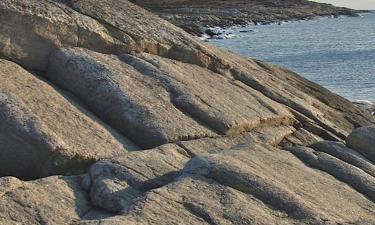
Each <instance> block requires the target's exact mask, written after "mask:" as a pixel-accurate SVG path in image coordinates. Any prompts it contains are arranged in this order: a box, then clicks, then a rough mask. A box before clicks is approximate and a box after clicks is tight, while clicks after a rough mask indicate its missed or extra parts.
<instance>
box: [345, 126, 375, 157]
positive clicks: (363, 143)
mask: <svg viewBox="0 0 375 225" xmlns="http://www.w3.org/2000/svg"><path fill="white" fill-rule="evenodd" d="M346 145H347V146H348V147H349V148H352V149H354V150H356V151H358V152H360V153H361V154H362V155H364V156H366V157H367V158H368V159H369V160H371V161H372V162H373V163H375V127H374V126H371V127H362V128H358V129H355V130H354V131H353V132H352V133H351V134H350V135H349V136H348V138H347V139H346Z"/></svg>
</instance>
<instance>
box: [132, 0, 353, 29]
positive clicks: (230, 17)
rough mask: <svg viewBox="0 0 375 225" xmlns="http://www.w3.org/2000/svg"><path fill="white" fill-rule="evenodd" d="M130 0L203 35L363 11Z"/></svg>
mask: <svg viewBox="0 0 375 225" xmlns="http://www.w3.org/2000/svg"><path fill="white" fill-rule="evenodd" d="M130 1H131V2H134V3H136V4H138V5H140V6H142V7H145V8H146V9H148V10H150V11H151V12H154V13H155V14H157V15H159V16H160V17H162V18H163V19H166V20H168V21H170V22H171V23H173V24H175V25H177V26H179V27H182V28H183V29H184V30H186V31H187V32H190V33H192V34H195V35H202V34H203V33H205V29H206V28H207V27H215V26H220V27H228V26H233V25H247V24H269V23H272V22H283V21H289V20H306V19H312V18H314V17H317V16H335V17H337V16H340V15H345V16H358V13H359V12H360V11H356V10H352V9H348V8H343V7H335V6H333V5H330V4H322V3H317V2H314V1H306V0H283V1H274V0H205V1H198V0H166V1H162V2H161V1H158V0H130ZM207 31H209V30H206V32H207ZM207 33H208V32H207ZM208 34H209V33H208Z"/></svg>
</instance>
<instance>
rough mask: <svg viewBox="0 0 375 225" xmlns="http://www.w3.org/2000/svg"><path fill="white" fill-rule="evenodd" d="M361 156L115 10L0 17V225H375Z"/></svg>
mask: <svg viewBox="0 0 375 225" xmlns="http://www.w3.org/2000/svg"><path fill="white" fill-rule="evenodd" d="M275 2H278V1H275ZM374 140H375V118H374V117H373V116H371V115H370V114H369V113H368V112H366V111H365V110H362V109H360V108H358V107H356V106H355V105H354V104H353V103H351V102H350V101H348V100H346V99H344V98H342V97H340V96H338V95H335V94H333V93H331V92H330V91H328V90H327V89H325V88H323V87H321V86H319V85H317V84H315V83H313V82H310V81H308V80H306V79H304V78H302V77H301V76H299V75H298V74H296V73H293V72H292V71H289V70H287V69H284V68H280V67H277V66H274V65H271V64H268V63H265V62H261V61H258V60H253V59H249V58H244V57H242V56H239V55H236V54H234V53H232V52H229V51H227V50H223V49H219V48H216V47H213V46H211V45H209V44H208V43H204V42H201V41H199V40H198V39H197V38H195V37H193V36H191V35H190V34H188V33H186V32H185V31H183V30H182V29H181V28H178V27H176V26H174V25H172V24H171V23H169V22H167V21H166V20H163V19H162V18H160V17H158V16H156V15H154V14H152V13H151V12H149V11H147V10H145V9H143V8H141V7H140V6H137V5H135V4H133V3H131V2H129V1H127V0H2V1H0V176H1V177H0V196H1V198H0V224H4V225H16V224H17V225H18V224H22V225H23V224H27V225H30V224H37V225H41V224H53V225H55V224H56V225H60V224H61V225H63V224H64V225H65V224H72V225H73V224H74V225H77V224H79V225H99V224H100V225H122V224H124V225H125V224H126V225H128V224H144V225H146V224H152V225H155V224H157V225H163V224H164V225H170V224H189V225H190V224H233V225H242V224H264V225H269V224H285V225H286V224H295V225H297V224H298V225H300V224H310V225H318V224H322V225H331V224H345V225H349V224H362V225H370V224H375V219H374V218H375V151H374V146H375V143H374Z"/></svg>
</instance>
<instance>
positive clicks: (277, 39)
mask: <svg viewBox="0 0 375 225" xmlns="http://www.w3.org/2000/svg"><path fill="white" fill-rule="evenodd" d="M226 32H227V33H228V32H230V33H232V34H233V35H234V36H235V38H233V39H225V40H210V42H212V43H213V44H215V45H217V46H220V47H225V48H228V49H230V50H232V51H234V52H237V53H240V54H242V55H245V56H249V57H251V58H257V59H260V60H263V61H267V62H270V63H273V64H276V65H280V66H283V67H286V68H288V69H291V70H293V71H295V72H297V73H299V74H300V75H302V76H304V77H306V78H308V79H309V80H312V81H314V82H316V83H318V84H321V85H322V86H324V87H326V88H328V89H330V90H331V91H333V92H335V93H337V94H339V95H342V96H344V97H346V98H348V99H349V100H352V101H358V100H362V101H364V100H365V101H370V102H375V13H368V14H363V15H362V16H361V17H339V18H317V19H314V20H310V21H294V22H288V23H283V24H281V25H278V24H271V25H261V26H255V25H254V26H247V27H234V28H231V29H230V30H228V31H226Z"/></svg>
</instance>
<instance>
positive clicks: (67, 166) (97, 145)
mask: <svg viewBox="0 0 375 225" xmlns="http://www.w3.org/2000/svg"><path fill="white" fill-rule="evenodd" d="M0 134H1V135H0V165H1V166H0V174H1V175H3V176H4V175H13V176H17V177H20V178H23V179H32V178H38V177H45V176H49V175H52V174H72V173H73V174H77V173H82V172H84V171H85V170H86V169H87V167H88V166H89V165H90V164H92V163H93V162H95V161H97V160H99V159H104V158H111V157H114V156H117V155H121V154H124V153H125V152H126V151H128V150H135V149H139V147H137V146H136V145H134V144H133V143H132V142H130V141H129V140H127V139H126V138H125V137H123V136H121V135H120V134H119V133H118V132H116V131H115V130H114V129H112V128H111V127H109V126H108V125H106V124H104V123H103V122H101V121H100V120H99V119H98V118H97V117H96V116H95V115H94V114H93V113H91V112H90V111H88V110H87V109H85V108H84V107H82V106H81V105H80V104H79V102H78V101H77V100H76V98H74V97H73V96H72V95H71V94H69V93H67V92H64V91H62V90H60V89H58V88H56V87H55V86H54V85H52V84H51V83H49V82H48V81H46V80H44V79H43V78H41V77H39V76H37V75H36V74H32V73H30V72H28V71H26V70H25V69H23V68H22V67H20V66H19V65H17V64H15V63H13V62H10V61H6V60H0Z"/></svg>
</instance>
